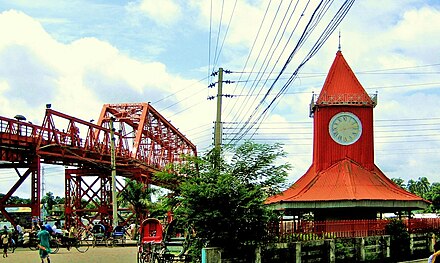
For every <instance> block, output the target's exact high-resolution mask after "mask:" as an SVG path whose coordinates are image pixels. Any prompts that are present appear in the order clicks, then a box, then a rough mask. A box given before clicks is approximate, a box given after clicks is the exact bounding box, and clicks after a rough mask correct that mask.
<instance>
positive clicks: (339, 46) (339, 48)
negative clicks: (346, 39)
mask: <svg viewBox="0 0 440 263" xmlns="http://www.w3.org/2000/svg"><path fill="white" fill-rule="evenodd" d="M338 51H341V30H340V29H339V45H338Z"/></svg>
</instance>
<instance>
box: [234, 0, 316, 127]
mask: <svg viewBox="0 0 440 263" xmlns="http://www.w3.org/2000/svg"><path fill="white" fill-rule="evenodd" d="M281 3H282V2H280V5H279V6H278V9H277V11H276V13H275V18H274V19H273V21H272V24H271V26H270V28H269V30H268V34H267V35H266V39H267V37H268V36H269V33H270V31H271V28H272V27H273V23H274V21H275V19H276V16H277V14H278V12H279V9H280V7H281ZM291 3H292V2H291V1H290V2H289V6H288V8H287V9H286V12H285V14H284V17H283V18H282V21H281V24H280V26H279V28H278V30H277V32H276V34H275V37H274V39H273V41H272V44H271V46H270V48H269V50H268V51H267V54H266V57H265V58H264V61H263V63H261V66H260V69H259V70H258V71H257V72H259V73H257V75H256V76H255V78H254V79H253V80H252V86H251V88H250V89H249V92H248V95H253V94H254V91H255V90H256V88H257V86H258V84H259V83H260V81H261V79H262V78H263V76H264V74H266V70H267V67H268V66H269V63H270V61H271V60H272V58H273V56H274V54H275V51H276V50H277V47H278V46H279V45H280V43H281V40H282V38H283V36H284V34H285V32H286V30H287V27H288V25H289V23H290V20H291V19H292V16H293V14H294V13H295V11H296V8H297V5H298V3H299V1H297V2H296V5H295V6H294V8H293V10H292V11H291V13H290V16H289V19H288V20H287V22H286V24H285V26H284V29H283V31H282V34H281V35H280V37H279V40H278V42H277V44H276V45H275V48H273V46H274V44H275V42H276V39H277V36H278V34H279V33H280V30H281V28H282V25H283V24H284V21H285V20H286V16H287V15H288V13H289V10H290V7H291ZM307 6H308V5H306V7H305V9H307ZM305 9H304V10H303V13H304V12H305ZM302 17H303V16H300V19H299V20H298V21H297V23H296V25H295V27H294V29H292V32H291V35H290V37H289V39H288V40H287V43H288V42H289V40H290V38H291V36H292V35H293V33H294V32H295V30H296V28H297V26H298V24H299V22H300V21H301V18H302ZM266 39H265V41H264V43H265V42H266ZM286 45H287V44H286ZM286 45H285V46H284V49H283V50H282V52H281V53H280V55H279V57H278V60H277V61H276V62H275V63H274V65H273V68H272V70H271V72H270V73H269V74H271V73H272V72H273V70H274V68H275V67H276V65H277V64H278V61H279V58H280V56H282V54H283V53H284V50H285V48H286ZM263 49H264V44H263V45H262V47H261V49H260V53H261V52H262V50H263ZM271 51H272V52H271ZM260 53H259V54H258V56H257V59H256V61H255V63H254V66H253V67H252V71H253V69H254V67H255V65H256V64H257V61H258V58H259V56H260ZM269 53H271V54H270V58H269V60H268V57H269ZM266 61H267V62H266ZM265 64H266V66H265V68H264V71H261V70H262V68H263V67H264V65H265ZM249 79H250V75H249V77H248V79H247V81H249ZM266 82H267V81H266ZM266 82H264V84H263V85H261V88H260V90H259V92H258V93H257V95H256V96H259V95H260V93H261V91H262V90H263V87H264V85H265V83H266ZM243 89H244V87H243ZM243 89H242V90H243ZM240 95H241V94H240ZM256 99H257V98H256V97H255V98H254V100H253V102H252V103H251V105H252V104H254V103H255V101H256ZM249 101H250V100H245V103H241V104H240V108H239V109H238V110H237V111H236V114H235V116H234V117H233V119H236V118H237V115H239V114H242V115H247V114H248V112H249V110H250V107H247V104H248V102H249ZM236 103H237V102H236ZM235 105H236V104H234V106H235ZM244 108H247V109H248V110H247V111H246V112H244V113H243V109H244ZM232 110H233V108H232V109H231V110H230V112H232ZM226 117H227V116H226Z"/></svg>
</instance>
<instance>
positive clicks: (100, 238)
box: [91, 224, 108, 247]
mask: <svg viewBox="0 0 440 263" xmlns="http://www.w3.org/2000/svg"><path fill="white" fill-rule="evenodd" d="M91 232H92V234H93V247H95V246H96V245H97V244H99V243H104V244H105V245H107V239H108V237H107V232H106V228H105V226H104V225H102V224H96V225H94V226H93V228H92V230H91Z"/></svg>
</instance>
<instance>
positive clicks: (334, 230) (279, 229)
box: [270, 218, 440, 242]
mask: <svg viewBox="0 0 440 263" xmlns="http://www.w3.org/2000/svg"><path fill="white" fill-rule="evenodd" d="M390 222H391V220H390V219H379V220H337V221H299V220H290V221H282V222H280V223H279V224H274V225H272V226H271V227H270V233H271V234H272V235H273V236H274V237H276V239H277V241H278V242H289V241H294V240H317V239H322V238H348V237H368V236H381V235H385V234H386V233H385V227H386V225H387V224H388V223H390ZM402 222H403V223H404V224H405V225H406V227H407V229H408V232H409V233H426V232H435V231H438V230H440V218H413V219H403V220H402Z"/></svg>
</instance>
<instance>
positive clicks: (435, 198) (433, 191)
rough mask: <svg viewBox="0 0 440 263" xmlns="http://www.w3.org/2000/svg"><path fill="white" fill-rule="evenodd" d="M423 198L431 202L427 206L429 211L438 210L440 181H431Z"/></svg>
mask: <svg viewBox="0 0 440 263" xmlns="http://www.w3.org/2000/svg"><path fill="white" fill-rule="evenodd" d="M425 198H426V199H428V200H429V201H431V202H432V204H431V205H430V206H429V208H428V210H429V212H439V211H440V183H433V184H432V185H431V188H430V191H429V192H428V193H426V194H425Z"/></svg>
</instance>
